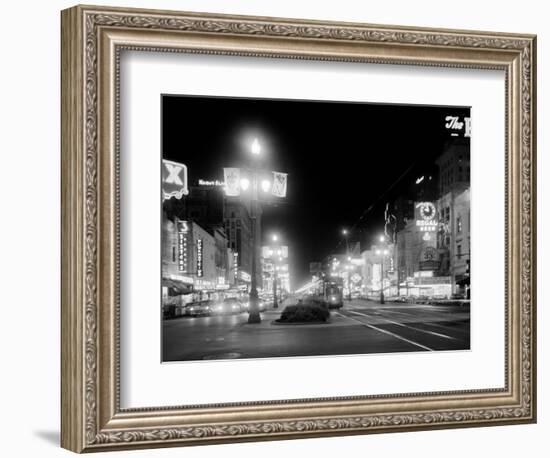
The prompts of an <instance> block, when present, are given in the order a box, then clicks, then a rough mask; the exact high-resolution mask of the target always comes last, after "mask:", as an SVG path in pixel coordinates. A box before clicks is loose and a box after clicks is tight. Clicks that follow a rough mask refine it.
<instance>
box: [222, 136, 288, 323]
mask: <svg viewBox="0 0 550 458" xmlns="http://www.w3.org/2000/svg"><path fill="white" fill-rule="evenodd" d="M250 153H251V166H250V168H249V169H245V173H244V174H241V169H238V168H234V167H231V168H224V176H225V181H226V183H225V185H226V186H225V192H226V194H227V195H228V196H240V195H241V190H242V191H243V192H246V193H249V196H250V219H251V221H252V227H251V241H252V250H251V251H252V262H251V271H252V272H251V279H250V293H249V307H248V322H249V323H260V322H261V317H260V307H259V302H260V301H259V298H258V286H257V280H256V273H257V272H256V271H257V270H258V262H257V258H258V254H259V252H258V249H257V248H258V247H257V243H258V240H259V236H260V217H261V214H260V211H259V206H260V198H259V194H260V191H263V192H264V193H265V194H273V195H274V196H276V197H285V196H286V175H287V174H286V173H282V172H270V171H267V170H260V168H259V165H258V162H259V161H258V159H259V157H260V153H261V145H260V142H259V141H258V139H257V138H255V139H254V141H253V142H252V145H251V147H250ZM235 170H237V171H236V172H235ZM271 174H272V175H273V180H270V179H268V178H267V176H268V175H271ZM239 178H240V182H239V181H238V180H239ZM239 188H240V189H239Z"/></svg>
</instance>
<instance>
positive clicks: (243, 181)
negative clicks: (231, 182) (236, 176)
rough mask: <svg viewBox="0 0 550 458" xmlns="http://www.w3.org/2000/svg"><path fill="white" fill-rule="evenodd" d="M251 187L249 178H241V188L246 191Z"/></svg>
mask: <svg viewBox="0 0 550 458" xmlns="http://www.w3.org/2000/svg"><path fill="white" fill-rule="evenodd" d="M249 187H250V180H249V179H248V178H241V188H242V190H243V191H246V190H247V189H248V188H249Z"/></svg>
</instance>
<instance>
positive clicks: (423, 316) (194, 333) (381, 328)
mask: <svg viewBox="0 0 550 458" xmlns="http://www.w3.org/2000/svg"><path fill="white" fill-rule="evenodd" d="M290 301H292V299H290ZM293 302H295V301H293ZM287 303H288V302H287ZM284 305H286V304H283V305H282V306H281V307H280V308H279V309H278V310H268V311H266V312H263V313H262V314H261V315H262V323H260V324H248V323H247V318H248V315H247V314H246V313H241V314H238V315H227V316H209V317H182V318H176V319H172V320H165V321H163V324H162V331H163V332H162V339H163V361H165V362H168V361H196V360H210V359H235V358H274V357H288V356H319V355H349V354H368V353H393V352H414V351H441V350H469V349H470V308H469V306H447V305H445V306H433V305H421V304H396V303H386V304H384V305H381V304H378V303H376V302H371V301H367V300H353V301H346V302H345V304H344V307H343V308H341V309H339V310H332V311H331V318H330V323H328V324H308V325H274V324H272V323H273V321H274V320H276V319H277V318H278V317H279V315H280V312H281V310H282V309H283V308H284Z"/></svg>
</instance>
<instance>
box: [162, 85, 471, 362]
mask: <svg viewBox="0 0 550 458" xmlns="http://www.w3.org/2000/svg"><path fill="white" fill-rule="evenodd" d="M161 102H162V164H161V169H162V173H161V176H162V184H161V198H162V201H163V204H162V222H161V224H162V334H161V335H162V361H163V362H175V361H199V360H220V359H241V358H279V357H292V356H324V355H352V354H370V353H392V352H419V351H442V350H446V351H450V350H455V351H456V350H469V348H470V291H471V286H470V134H471V118H470V109H469V108H468V107H455V106H423V105H422V106H421V105H393V104H374V103H359V102H335V101H315V100H280V99H251V98H232V97H206V96H185V95H163V96H162V100H161Z"/></svg>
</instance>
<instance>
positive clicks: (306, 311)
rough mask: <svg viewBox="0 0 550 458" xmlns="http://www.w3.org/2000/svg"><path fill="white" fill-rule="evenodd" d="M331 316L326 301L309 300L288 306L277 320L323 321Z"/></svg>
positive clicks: (294, 321) (295, 321) (281, 321)
mask: <svg viewBox="0 0 550 458" xmlns="http://www.w3.org/2000/svg"><path fill="white" fill-rule="evenodd" d="M329 317H330V312H329V311H328V307H327V306H326V304H325V303H324V302H321V301H316V300H308V301H300V302H299V303H298V304H296V305H288V306H286V307H285V309H284V310H283V312H282V313H281V317H280V318H279V319H278V320H277V321H278V322H279V323H316V322H317V323H319V322H321V323H323V322H326V321H327V320H328V319H329Z"/></svg>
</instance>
